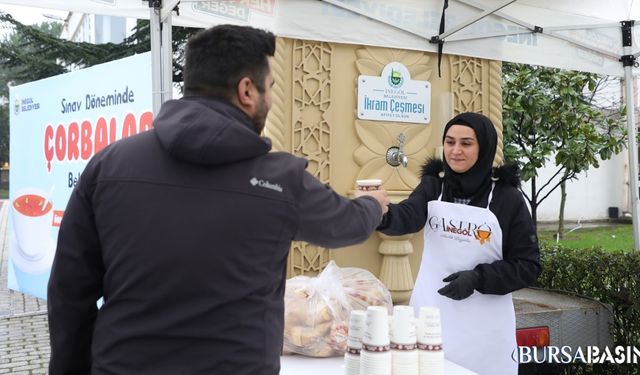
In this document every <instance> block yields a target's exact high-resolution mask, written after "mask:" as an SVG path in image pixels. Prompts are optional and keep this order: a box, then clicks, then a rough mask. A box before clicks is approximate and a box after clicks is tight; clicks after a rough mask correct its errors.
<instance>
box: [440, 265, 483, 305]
mask: <svg viewBox="0 0 640 375" xmlns="http://www.w3.org/2000/svg"><path fill="white" fill-rule="evenodd" d="M442 281H444V282H445V283H446V282H448V283H449V284H448V285H446V286H445V287H443V288H441V289H440V290H438V293H440V294H442V295H443V296H445V297H449V298H451V299H455V300H456V301H460V300H463V299H465V298H467V297H469V296H470V295H472V294H473V291H474V289H476V288H477V287H478V286H480V285H479V284H480V274H479V273H478V272H477V271H474V270H469V271H460V272H456V273H452V274H451V275H449V276H447V277H445V278H444V279H442Z"/></svg>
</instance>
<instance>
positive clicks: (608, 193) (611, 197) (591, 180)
mask: <svg viewBox="0 0 640 375" xmlns="http://www.w3.org/2000/svg"><path fill="white" fill-rule="evenodd" d="M550 164H552V163H549V165H547V166H546V167H544V168H542V169H540V171H539V177H538V181H537V182H536V184H537V186H538V187H540V186H541V185H542V184H544V183H545V182H546V181H547V180H548V179H549V178H551V176H553V174H554V173H555V171H556V168H555V167H553V166H551V165H550ZM522 188H523V191H525V192H526V193H527V194H528V195H530V192H531V182H530V181H529V182H524V183H523V184H522ZM628 194H629V188H628V156H627V153H626V152H622V153H620V154H618V155H614V156H613V157H612V158H611V159H610V160H605V161H601V162H600V168H591V169H589V170H588V171H587V172H583V173H581V174H580V175H579V176H578V180H575V181H570V182H568V183H567V200H566V204H565V213H564V216H565V220H566V221H578V220H581V221H591V220H606V219H607V218H608V208H609V207H618V209H619V212H620V215H622V213H623V211H629V210H630V208H629V206H628V202H629V199H628ZM559 210H560V188H558V189H556V191H554V192H553V193H552V194H551V195H550V196H549V197H548V198H547V199H545V200H544V201H543V202H542V204H541V205H540V206H538V212H537V213H538V222H545V221H547V222H549V221H557V220H558V214H559V212H560V211H559Z"/></svg>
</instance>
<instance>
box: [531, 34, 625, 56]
mask: <svg viewBox="0 0 640 375" xmlns="http://www.w3.org/2000/svg"><path fill="white" fill-rule="evenodd" d="M544 35H547V36H550V37H553V38H557V39H561V40H564V41H565V42H569V43H571V44H574V45H576V46H579V47H582V48H584V49H586V50H589V51H594V52H597V53H599V54H601V55H604V56H608V57H613V58H614V59H616V60H618V59H619V58H620V55H619V54H616V53H613V52H611V51H607V50H604V49H602V48H598V47H594V46H592V45H589V44H586V43H583V42H580V41H579V40H576V39H573V38H571V37H568V36H566V35H562V34H556V33H547V32H545V33H544Z"/></svg>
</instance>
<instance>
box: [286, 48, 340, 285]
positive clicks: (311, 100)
mask: <svg viewBox="0 0 640 375" xmlns="http://www.w3.org/2000/svg"><path fill="white" fill-rule="evenodd" d="M292 55H293V82H292V84H293V88H292V95H293V97H292V99H293V100H292V102H291V105H292V107H291V121H292V128H291V152H292V153H293V154H294V155H297V156H300V157H303V158H305V159H307V160H308V161H309V165H308V167H307V171H309V172H310V173H311V174H313V175H314V176H316V178H318V180H320V181H322V182H323V183H327V184H328V183H330V182H331V181H330V179H331V123H330V119H331V118H332V107H331V71H332V62H333V47H332V45H331V44H329V43H322V42H312V41H304V40H294V41H293V49H292ZM330 260H331V250H329V249H325V248H322V247H319V246H315V245H311V244H307V243H300V242H296V243H294V244H293V246H292V247H291V254H290V255H289V274H290V276H296V275H315V274H317V273H318V272H320V271H321V270H322V269H323V268H324V266H326V265H327V263H329V261H330Z"/></svg>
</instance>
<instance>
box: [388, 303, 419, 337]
mask: <svg viewBox="0 0 640 375" xmlns="http://www.w3.org/2000/svg"><path fill="white" fill-rule="evenodd" d="M392 327H393V328H392V332H393V334H392V335H391V337H392V338H391V342H392V343H395V344H409V345H410V344H415V343H416V326H415V314H414V312H413V307H411V306H404V305H397V306H394V307H393V324H392Z"/></svg>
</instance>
